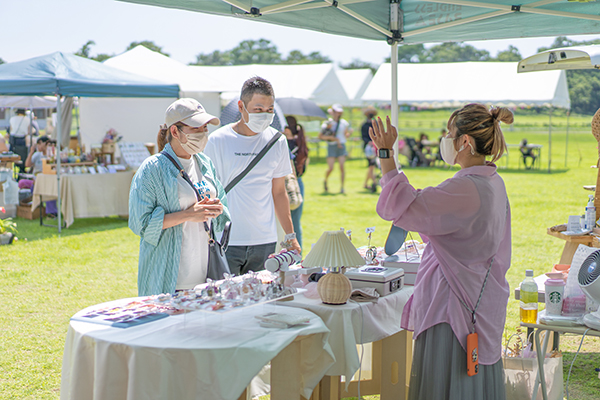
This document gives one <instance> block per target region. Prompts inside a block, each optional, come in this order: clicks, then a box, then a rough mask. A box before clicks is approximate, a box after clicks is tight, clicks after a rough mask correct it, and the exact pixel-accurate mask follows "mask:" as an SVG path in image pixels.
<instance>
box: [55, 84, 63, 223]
mask: <svg viewBox="0 0 600 400" xmlns="http://www.w3.org/2000/svg"><path fill="white" fill-rule="evenodd" d="M60 98H61V95H60V94H57V95H56V114H57V118H56V127H55V129H56V132H57V135H56V187H57V190H56V195H57V198H56V215H57V217H58V233H60V232H61V228H62V221H61V210H62V207H61V204H60V147H61V143H60V142H61V140H60V139H61V136H62V121H61V119H62V118H61V106H60Z"/></svg>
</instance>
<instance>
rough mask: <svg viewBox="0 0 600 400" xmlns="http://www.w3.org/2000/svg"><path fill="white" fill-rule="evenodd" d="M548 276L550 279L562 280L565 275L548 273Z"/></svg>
mask: <svg viewBox="0 0 600 400" xmlns="http://www.w3.org/2000/svg"><path fill="white" fill-rule="evenodd" d="M546 276H547V277H548V278H550V279H562V278H563V273H562V272H546Z"/></svg>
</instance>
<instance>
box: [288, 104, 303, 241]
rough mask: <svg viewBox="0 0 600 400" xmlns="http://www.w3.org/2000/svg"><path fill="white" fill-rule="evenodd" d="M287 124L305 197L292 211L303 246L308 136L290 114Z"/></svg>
mask: <svg viewBox="0 0 600 400" xmlns="http://www.w3.org/2000/svg"><path fill="white" fill-rule="evenodd" d="M285 119H286V121H287V126H286V127H285V130H284V132H283V133H284V135H285V137H286V139H287V142H288V147H289V149H290V153H291V154H292V160H293V161H294V166H295V167H296V176H297V177H298V186H300V194H301V195H302V198H303V199H304V200H303V201H302V203H301V204H300V207H298V208H296V209H295V210H292V211H291V214H292V224H293V225H294V232H296V239H298V244H299V245H300V247H302V224H301V223H300V219H301V218H302V209H303V207H304V202H305V201H306V198H305V197H304V183H303V182H302V175H303V174H304V172H305V171H306V164H307V162H308V146H307V145H306V136H305V135H304V128H302V125H300V124H298V122H297V121H296V118H295V117H293V116H291V115H288V116H286V117H285Z"/></svg>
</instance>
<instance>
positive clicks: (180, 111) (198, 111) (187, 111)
mask: <svg viewBox="0 0 600 400" xmlns="http://www.w3.org/2000/svg"><path fill="white" fill-rule="evenodd" d="M177 122H182V123H184V124H186V125H188V126H191V127H193V128H199V127H201V126H202V125H204V124H206V123H207V122H210V123H211V124H213V125H219V124H220V123H221V121H220V120H219V118H217V117H215V116H214V115H211V114H209V113H207V112H206V110H205V109H204V107H202V104H200V103H199V102H198V101H197V100H196V99H191V98H183V99H179V100H177V101H175V102H173V103H172V104H171V105H170V106H169V107H168V108H167V111H166V112H165V123H166V124H167V126H171V125H173V124H175V123H177Z"/></svg>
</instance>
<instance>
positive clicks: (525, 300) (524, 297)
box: [520, 269, 538, 324]
mask: <svg viewBox="0 0 600 400" xmlns="http://www.w3.org/2000/svg"><path fill="white" fill-rule="evenodd" d="M520 296H521V322H524V323H526V324H535V323H536V322H537V313H538V287H537V283H535V281H534V280H533V270H532V269H528V270H526V271H525V279H524V280H523V282H521V294H520Z"/></svg>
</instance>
